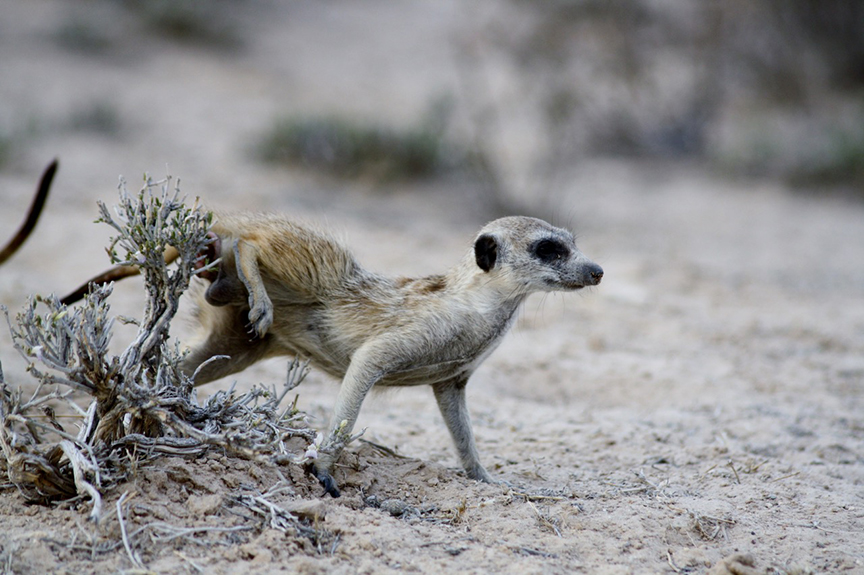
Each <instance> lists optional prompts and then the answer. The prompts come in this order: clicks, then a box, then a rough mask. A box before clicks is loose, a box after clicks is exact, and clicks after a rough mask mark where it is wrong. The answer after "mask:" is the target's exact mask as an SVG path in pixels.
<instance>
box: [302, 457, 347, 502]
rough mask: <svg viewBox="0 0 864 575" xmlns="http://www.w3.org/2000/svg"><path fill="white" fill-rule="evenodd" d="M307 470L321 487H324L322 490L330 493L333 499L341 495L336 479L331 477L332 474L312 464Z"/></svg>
mask: <svg viewBox="0 0 864 575" xmlns="http://www.w3.org/2000/svg"><path fill="white" fill-rule="evenodd" d="M309 472H310V473H311V474H312V475H314V476H315V478H316V479H317V480H318V482H319V483H320V484H321V487H323V488H324V492H325V493H328V494H330V497H333V498H334V499H335V498H336V497H339V496H340V495H341V494H340V493H339V488H338V487H337V486H336V480H335V479H333V476H332V475H330V473H329V472H327V471H324V470H322V469H319V468H318V466H316V465H314V464H313V465H312V466H311V467H310V469H309Z"/></svg>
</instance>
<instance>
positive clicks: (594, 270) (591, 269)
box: [588, 264, 603, 286]
mask: <svg viewBox="0 0 864 575" xmlns="http://www.w3.org/2000/svg"><path fill="white" fill-rule="evenodd" d="M588 275H590V276H591V279H592V280H594V285H595V286H596V285H597V284H599V283H600V280H602V279H603V268H601V267H600V266H598V265H597V264H591V265H590V266H588Z"/></svg>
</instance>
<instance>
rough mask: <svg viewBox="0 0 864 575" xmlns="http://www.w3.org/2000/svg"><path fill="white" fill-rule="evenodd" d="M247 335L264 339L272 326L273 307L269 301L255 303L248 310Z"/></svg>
mask: <svg viewBox="0 0 864 575" xmlns="http://www.w3.org/2000/svg"><path fill="white" fill-rule="evenodd" d="M248 325H249V335H253V336H256V337H264V336H265V335H266V334H267V332H268V331H269V330H270V326H271V325H273V306H272V305H271V304H270V302H269V301H267V302H256V303H255V305H254V306H252V308H251V309H250V310H249V324H248Z"/></svg>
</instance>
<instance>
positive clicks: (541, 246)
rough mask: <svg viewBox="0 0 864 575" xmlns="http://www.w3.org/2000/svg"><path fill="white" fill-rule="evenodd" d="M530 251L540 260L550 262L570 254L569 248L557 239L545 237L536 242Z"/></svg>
mask: <svg viewBox="0 0 864 575" xmlns="http://www.w3.org/2000/svg"><path fill="white" fill-rule="evenodd" d="M531 252H532V253H533V254H534V255H535V256H536V257H537V259H539V260H540V261H542V262H545V263H551V262H554V261H557V260H562V259H565V258H566V257H568V256H569V255H570V249H569V248H568V247H567V246H565V245H564V244H562V243H561V242H559V241H558V240H553V239H545V240H540V241H538V242H536V243H535V244H534V245H533V246H532V248H531Z"/></svg>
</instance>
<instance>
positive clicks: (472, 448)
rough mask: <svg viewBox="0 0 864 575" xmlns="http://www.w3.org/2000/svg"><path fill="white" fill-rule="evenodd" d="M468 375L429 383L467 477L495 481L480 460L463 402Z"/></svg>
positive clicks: (488, 481)
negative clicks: (432, 383) (431, 384)
mask: <svg viewBox="0 0 864 575" xmlns="http://www.w3.org/2000/svg"><path fill="white" fill-rule="evenodd" d="M467 383H468V378H467V377H460V378H457V379H453V380H450V381H445V382H442V383H438V384H435V385H433V386H432V390H433V391H434V393H435V399H436V400H437V401H438V408H439V409H440V410H441V415H442V416H443V417H444V423H446V424H447V429H449V430H450V436H451V437H452V438H453V443H454V444H455V445H456V451H458V452H459V460H460V461H461V462H462V467H463V468H464V469H465V471H466V473H468V477H470V478H471V479H476V480H478V481H483V482H485V483H494V480H493V479H492V477H491V476H490V475H489V473H488V472H487V471H486V469H485V468H484V467H483V465H482V464H481V463H480V455H479V454H478V453H477V445H476V444H475V442H474V432H473V431H472V430H471V418H470V417H469V415H468V406H467V404H466V403H465V384H467Z"/></svg>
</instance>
